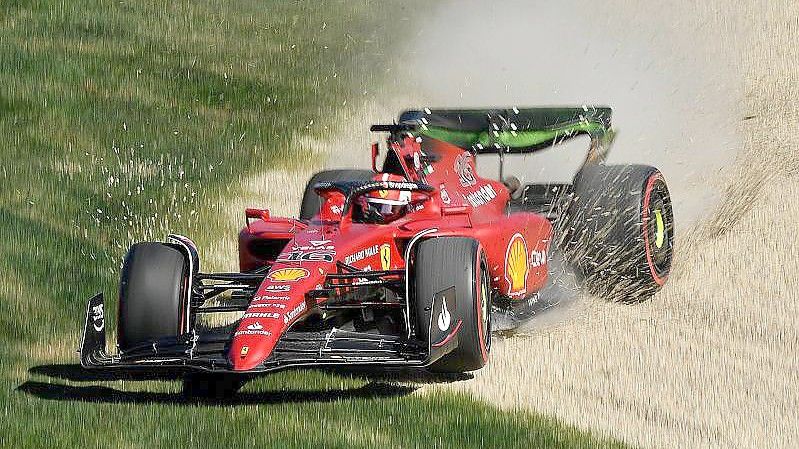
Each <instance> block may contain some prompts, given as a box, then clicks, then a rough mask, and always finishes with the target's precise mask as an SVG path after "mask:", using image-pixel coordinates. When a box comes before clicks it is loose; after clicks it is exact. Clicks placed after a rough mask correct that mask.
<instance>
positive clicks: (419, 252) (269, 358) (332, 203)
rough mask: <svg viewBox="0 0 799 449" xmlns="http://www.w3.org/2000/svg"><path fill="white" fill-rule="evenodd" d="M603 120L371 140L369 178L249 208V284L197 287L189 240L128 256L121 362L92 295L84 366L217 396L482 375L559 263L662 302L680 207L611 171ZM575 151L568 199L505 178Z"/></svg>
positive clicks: (560, 111) (465, 116)
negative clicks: (309, 379) (316, 377)
mask: <svg viewBox="0 0 799 449" xmlns="http://www.w3.org/2000/svg"><path fill="white" fill-rule="evenodd" d="M610 119H611V110H610V109H609V108H605V107H579V108H532V109H521V110H520V109H517V108H513V109H483V110H477V109H474V110H430V109H423V110H410V111H406V112H404V113H403V114H401V115H400V117H399V120H398V122H396V123H394V124H390V125H374V126H372V128H371V130H372V131H375V132H385V133H388V138H387V141H386V143H387V147H386V148H385V150H381V149H380V147H379V145H378V144H373V145H372V161H373V163H372V169H371V170H328V171H322V172H320V173H317V174H315V175H314V176H313V177H312V178H311V180H310V181H309V182H308V184H307V187H306V189H305V193H304V197H303V199H302V204H301V207H300V210H299V216H298V218H285V217H276V216H273V215H272V214H271V213H270V212H269V210H268V209H247V210H246V213H245V215H246V226H245V227H244V228H243V229H242V230H241V233H240V234H239V238H238V239H239V261H240V270H239V272H235V273H205V272H203V271H201V266H200V261H199V260H198V252H197V248H196V247H195V245H194V243H193V242H192V241H191V240H189V239H188V238H186V237H183V236H179V235H170V236H168V237H167V238H166V241H165V242H145V243H137V244H135V245H133V246H132V247H131V248H130V250H129V251H128V253H127V256H126V257H125V260H124V263H123V267H122V274H121V282H120V289H119V303H118V307H119V309H118V326H117V332H118V334H117V350H116V351H113V353H109V352H107V350H106V334H105V313H104V307H105V305H104V301H103V296H102V294H99V295H97V296H95V297H94V298H92V299H91V300H90V301H89V303H88V308H87V311H86V316H85V327H84V332H83V336H82V342H81V346H80V360H81V364H82V365H83V367H85V368H87V369H100V370H116V369H144V370H147V371H148V372H151V371H154V370H171V371H178V372H179V373H180V374H181V375H183V376H184V391H186V392H188V393H190V394H197V395H211V396H224V395H227V394H231V393H233V392H235V390H236V389H237V387H238V386H239V385H241V381H242V380H243V379H246V378H248V376H252V375H254V374H259V373H267V372H272V371H275V370H280V369H286V368H292V367H316V368H319V367H342V366H351V367H372V368H375V369H379V370H383V369H386V368H390V367H403V368H408V367H411V368H414V367H415V368H423V369H428V370H432V371H436V372H444V373H462V372H467V371H472V370H477V369H479V368H481V367H482V366H484V365H485V364H486V363H487V362H488V359H489V354H490V351H491V334H492V333H491V330H492V320H491V316H492V312H498V311H499V312H501V311H510V312H513V311H518V310H520V309H523V308H524V307H526V306H527V305H529V304H530V303H532V302H534V301H535V299H536V297H537V294H538V292H539V291H540V290H541V289H542V288H544V286H545V285H546V284H547V282H548V266H549V261H550V255H551V254H552V252H553V251H555V250H559V251H561V253H562V254H563V256H564V258H565V259H566V260H567V261H568V263H569V264H571V265H572V266H573V267H575V269H576V270H577V271H578V272H579V273H581V275H582V277H583V279H584V282H585V285H586V286H587V288H588V289H590V290H591V291H593V292H595V293H597V294H601V295H606V296H612V297H614V298H619V299H622V300H641V299H644V298H646V297H648V296H651V295H652V294H653V293H654V292H655V291H656V290H658V289H659V288H660V287H661V286H662V285H663V284H664V282H665V281H666V279H667V277H668V276H669V272H670V269H671V259H672V246H673V235H674V232H673V218H672V206H671V202H670V199H669V191H668V188H667V187H666V182H665V180H664V178H663V176H662V175H661V173H660V172H659V171H658V170H657V169H656V168H654V167H650V166H644V165H606V164H604V162H603V161H604V160H605V156H606V154H607V152H608V149H609V146H610V143H611V141H612V135H613V133H612V130H611V129H610ZM578 135H587V136H588V137H589V139H588V140H589V141H590V147H589V150H588V154H587V156H586V158H585V160H584V162H583V163H582V166H581V168H580V169H579V171H578V172H577V174H576V175H575V176H574V178H573V182H572V183H569V184H525V185H522V184H521V183H520V182H519V180H518V178H515V177H507V178H503V168H502V167H503V164H502V162H504V161H505V159H506V158H508V157H510V155H513V154H526V153H532V152H537V151H539V150H544V149H547V148H550V147H552V146H554V145H555V144H559V143H561V142H563V141H565V140H567V139H570V138H573V137H575V136H578ZM381 152H384V153H383V154H384V155H383V159H382V166H381V167H380V168H378V165H381V164H379V161H380V160H381V159H380V157H381ZM483 154H494V155H499V161H500V164H499V165H500V168H499V172H500V175H499V178H500V179H499V180H494V179H488V178H484V177H481V176H480V175H478V173H477V170H476V165H475V158H476V157H480V155H483ZM217 312H243V315H242V316H241V318H240V319H239V320H238V321H237V322H236V323H235V324H234V325H232V326H228V327H225V328H206V327H204V326H201V325H200V323H198V322H197V317H198V316H199V315H201V314H208V313H217Z"/></svg>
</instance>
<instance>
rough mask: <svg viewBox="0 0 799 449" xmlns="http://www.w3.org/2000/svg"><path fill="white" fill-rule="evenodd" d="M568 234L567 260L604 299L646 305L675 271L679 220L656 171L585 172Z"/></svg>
mask: <svg viewBox="0 0 799 449" xmlns="http://www.w3.org/2000/svg"><path fill="white" fill-rule="evenodd" d="M564 231H565V232H564V236H565V238H564V240H563V241H562V245H561V246H562V247H563V249H564V253H565V255H566V258H567V260H568V261H569V262H570V263H571V264H572V265H573V266H575V267H576V268H578V269H579V271H580V272H581V273H582V274H583V275H584V277H585V283H586V286H587V287H588V288H589V290H590V291H591V292H592V293H594V294H597V295H599V296H602V297H607V298H609V299H613V300H621V301H643V300H646V299H648V298H649V297H651V296H652V295H653V294H655V292H657V291H658V290H659V289H660V288H661V287H662V286H663V284H664V283H665V282H666V279H667V278H668V276H669V274H670V272H671V262H672V255H673V247H674V217H673V213H672V205H671V199H670V197H669V190H668V187H667V186H666V181H665V179H664V178H663V175H662V174H661V173H660V171H658V169H656V168H655V167H650V166H647V165H607V166H606V165H590V166H586V167H584V168H583V169H582V170H580V172H579V173H578V174H577V176H576V177H575V181H574V199H573V201H572V203H571V205H570V206H569V211H568V216H567V219H566V229H565V230H564Z"/></svg>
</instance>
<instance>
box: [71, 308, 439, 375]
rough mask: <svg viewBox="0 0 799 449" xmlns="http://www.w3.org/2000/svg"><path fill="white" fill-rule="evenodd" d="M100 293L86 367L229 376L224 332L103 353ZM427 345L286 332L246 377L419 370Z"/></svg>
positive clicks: (83, 349)
mask: <svg viewBox="0 0 799 449" xmlns="http://www.w3.org/2000/svg"><path fill="white" fill-rule="evenodd" d="M105 329H106V326H105V313H104V300H103V295H102V294H98V295H97V296H95V297H93V298H92V299H90V300H89V302H88V306H87V310H86V321H85V325H84V328H83V336H82V339H81V343H80V348H79V349H78V352H79V353H80V363H81V366H83V367H84V368H87V369H98V368H99V369H139V368H147V369H148V370H158V369H162V370H164V371H176V370H177V371H191V370H195V371H214V372H233V371H232V367H231V364H230V362H229V361H228V359H227V347H228V344H229V342H230V333H229V332H218V331H217V332H213V331H211V332H207V333H205V332H203V333H196V332H192V333H191V334H184V335H181V336H178V337H171V338H162V339H159V340H155V341H152V342H149V343H147V344H144V345H141V346H138V347H135V348H131V349H129V350H127V351H125V352H124V353H122V352H120V353H113V354H112V353H109V352H108V351H107V349H106V333H105ZM428 359H429V358H428V346H427V345H426V344H423V343H421V342H414V341H412V340H410V341H409V340H407V339H404V338H402V337H398V336H392V335H382V334H371V333H362V332H348V331H342V330H338V329H332V330H329V331H322V332H287V333H285V334H284V335H283V337H282V338H281V339H280V341H279V342H278V344H277V346H276V347H275V349H274V351H273V353H272V355H271V356H270V357H269V358H267V359H266V361H264V363H262V364H261V365H259V366H258V367H257V368H255V369H253V370H251V371H248V372H249V373H266V372H272V371H278V370H282V369H288V368H295V367H337V366H339V367H340V366H353V367H369V366H381V367H424V366H426V365H427V364H429V363H430V360H428Z"/></svg>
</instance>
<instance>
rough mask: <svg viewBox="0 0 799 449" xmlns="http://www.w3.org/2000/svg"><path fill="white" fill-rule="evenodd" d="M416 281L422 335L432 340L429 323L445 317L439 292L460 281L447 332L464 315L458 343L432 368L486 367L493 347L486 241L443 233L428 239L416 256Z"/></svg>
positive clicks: (460, 370)
mask: <svg viewBox="0 0 799 449" xmlns="http://www.w3.org/2000/svg"><path fill="white" fill-rule="evenodd" d="M413 282H414V286H415V293H416V301H415V303H416V318H417V335H418V336H419V338H420V339H421V340H422V341H430V329H429V328H428V326H430V325H431V323H432V326H436V319H437V318H438V317H439V311H438V310H435V311H433V310H432V302H433V297H434V296H435V295H436V294H437V293H440V292H442V291H445V290H447V289H449V288H452V287H455V301H456V307H455V309H456V310H455V311H454V313H453V314H452V319H451V323H452V324H451V325H450V327H449V328H448V329H447V330H446V332H448V331H450V330H452V329H453V328H454V327H455V326H457V325H458V322H459V320H461V324H460V326H461V327H460V330H458V331H457V333H456V334H455V336H456V337H457V339H458V344H457V347H456V348H455V349H453V350H452V352H450V353H448V354H446V355H444V356H443V357H441V358H440V359H439V360H437V361H435V362H434V363H433V364H432V365H430V367H428V369H429V370H431V371H437V372H443V373H463V372H466V371H474V370H476V369H480V368H482V367H483V366H484V365H485V364H486V362H488V355H489V352H490V350H491V286H490V285H491V284H490V277H489V274H488V264H487V263H486V259H485V254H484V252H483V247H482V246H481V245H480V243H479V242H477V241H476V240H474V239H470V238H464V237H438V238H433V239H430V240H425V241H422V242H421V243H419V245H418V247H417V251H416V259H415V260H414V280H413ZM441 313H444V312H443V311H442V312H441ZM431 315H433V316H432V321H431ZM448 321H449V320H448ZM438 329H440V328H436V330H438ZM442 330H443V329H442Z"/></svg>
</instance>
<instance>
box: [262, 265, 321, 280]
mask: <svg viewBox="0 0 799 449" xmlns="http://www.w3.org/2000/svg"><path fill="white" fill-rule="evenodd" d="M310 274H311V273H310V272H308V270H306V269H305V268H281V269H279V270H275V271H273V272H271V273H269V276H267V277H268V278H269V279H271V280H273V281H275V282H294V281H296V280H298V279H304V278H307V277H308V276H309V275H310Z"/></svg>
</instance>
